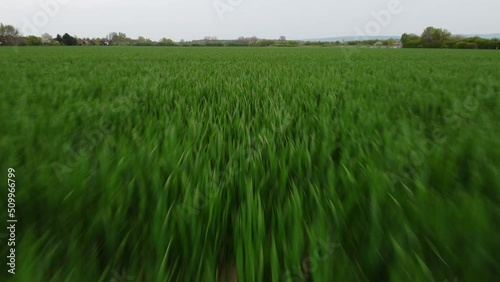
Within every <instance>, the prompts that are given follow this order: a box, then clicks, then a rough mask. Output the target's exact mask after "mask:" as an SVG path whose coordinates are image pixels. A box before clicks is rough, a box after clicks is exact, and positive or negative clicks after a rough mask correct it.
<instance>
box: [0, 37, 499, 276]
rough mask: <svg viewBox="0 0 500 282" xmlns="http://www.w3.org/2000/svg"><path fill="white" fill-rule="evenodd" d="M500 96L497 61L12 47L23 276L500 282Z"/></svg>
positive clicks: (6, 134)
mask: <svg viewBox="0 0 500 282" xmlns="http://www.w3.org/2000/svg"><path fill="white" fill-rule="evenodd" d="M499 94H500V52H498V51H495V50H492V51H477V50H476V51H473V50H470V51H469V50H462V51H459V50H424V49H420V50H406V49H400V50H399V49H398V50H389V49H341V48H290V49H288V48H196V47H193V48H160V47H158V48H155V47H151V48H148V47H137V48H135V47H128V48H127V47H116V48H115V47H95V48H93V47H87V48H85V47H75V48H71V47H53V48H51V47H48V48H43V47H41V48H36V47H26V48H17V49H14V48H6V47H5V48H0V95H1V100H0V117H1V119H0V129H1V135H0V146H1V147H0V164H1V166H0V168H1V172H2V182H4V183H5V184H7V183H6V182H7V169H8V168H13V169H15V171H16V173H15V179H16V192H15V197H16V198H15V200H16V216H17V218H18V220H19V221H18V223H17V228H16V234H17V237H16V240H17V243H16V248H17V249H16V258H17V261H16V263H17V266H16V270H17V273H16V275H15V276H14V278H12V277H10V276H9V279H12V281H30V282H37V281H43V282H45V281H106V282H107V281H236V279H237V281H240V282H242V281H438V282H442V281H494V280H496V279H497V278H498V277H499V276H500V240H499V236H500V235H499V233H500V232H499V231H500V173H499V166H500V123H499V120H500V103H499V102H500V96H499ZM1 195H2V197H1V199H2V201H1V203H0V215H1V218H2V222H3V223H2V226H3V225H4V224H6V223H5V219H7V201H6V200H4V199H6V197H7V185H3V186H2V192H1ZM0 230H3V231H2V232H1V233H3V234H0V236H1V237H0V240H1V242H0V243H1V248H0V250H1V258H2V259H1V260H0V261H1V262H2V272H1V273H0V280H1V281H7V280H6V279H7V274H8V273H6V271H4V269H5V261H6V256H7V255H8V253H7V247H6V246H7V243H6V239H7V238H6V236H7V234H6V233H7V232H6V231H5V228H4V227H2V228H1V229H0Z"/></svg>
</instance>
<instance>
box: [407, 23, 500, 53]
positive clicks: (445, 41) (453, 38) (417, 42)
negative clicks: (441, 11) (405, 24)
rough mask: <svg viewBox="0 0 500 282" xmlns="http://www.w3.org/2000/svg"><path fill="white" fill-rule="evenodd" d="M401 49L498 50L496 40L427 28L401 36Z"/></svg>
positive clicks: (499, 43) (498, 42) (498, 41)
mask: <svg viewBox="0 0 500 282" xmlns="http://www.w3.org/2000/svg"><path fill="white" fill-rule="evenodd" d="M401 43H402V45H403V48H456V49H499V48H500V40H499V39H498V38H493V39H486V38H481V37H479V36H475V37H465V36H462V35H453V34H452V33H451V32H450V31H448V30H446V29H442V28H435V27H432V26H431V27H427V28H426V29H424V31H423V32H422V34H421V35H420V36H419V35H416V34H407V33H405V34H403V36H402V37H401Z"/></svg>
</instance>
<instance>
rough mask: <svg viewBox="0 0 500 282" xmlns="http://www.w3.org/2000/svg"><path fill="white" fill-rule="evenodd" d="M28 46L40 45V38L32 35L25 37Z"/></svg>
mask: <svg viewBox="0 0 500 282" xmlns="http://www.w3.org/2000/svg"><path fill="white" fill-rule="evenodd" d="M26 40H27V42H28V45H29V46H40V45H42V38H40V37H38V36H34V35H30V36H28V37H26Z"/></svg>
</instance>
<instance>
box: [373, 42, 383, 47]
mask: <svg viewBox="0 0 500 282" xmlns="http://www.w3.org/2000/svg"><path fill="white" fill-rule="evenodd" d="M374 45H375V47H382V46H384V43H382V41H377V42H376V43H375V44H374Z"/></svg>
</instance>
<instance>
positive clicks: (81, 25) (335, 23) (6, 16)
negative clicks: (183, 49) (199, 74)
mask: <svg viewBox="0 0 500 282" xmlns="http://www.w3.org/2000/svg"><path fill="white" fill-rule="evenodd" d="M499 11H500V1H499V0H349V1H348V0H307V1H306V0H141V1H138V0H135V1H132V0H1V3H0V22H2V23H4V24H11V25H14V26H15V27H17V28H18V29H19V30H20V31H21V32H22V33H23V34H24V35H30V34H33V35H38V36H39V35H41V34H43V33H49V34H51V35H54V36H55V35H56V34H61V35H62V34H64V33H69V34H70V35H77V36H78V37H90V38H93V37H105V36H106V35H107V34H108V33H110V32H123V33H125V34H127V36H128V37H130V38H137V37H138V36H144V37H146V38H150V39H152V40H159V39H161V38H164V37H165V38H171V39H173V40H175V41H179V40H181V39H184V40H193V39H202V38H204V37H205V36H215V37H218V38H219V39H233V38H238V37H240V36H248V37H250V36H257V37H259V38H279V37H280V36H282V35H283V36H286V38H287V39H311V38H325V37H337V36H364V35H370V36H377V35H380V36H382V35H396V36H400V35H401V34H403V33H405V32H406V33H416V34H420V33H421V32H422V30H423V29H424V28H425V27H427V26H434V27H440V28H446V29H448V30H450V31H451V32H452V33H453V34H488V33H500V20H498V19H499V17H498V15H499Z"/></svg>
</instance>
